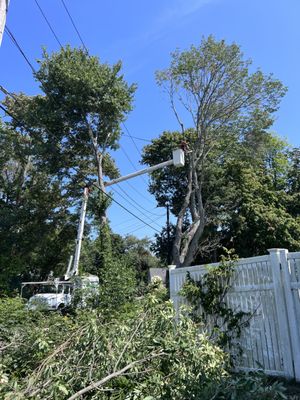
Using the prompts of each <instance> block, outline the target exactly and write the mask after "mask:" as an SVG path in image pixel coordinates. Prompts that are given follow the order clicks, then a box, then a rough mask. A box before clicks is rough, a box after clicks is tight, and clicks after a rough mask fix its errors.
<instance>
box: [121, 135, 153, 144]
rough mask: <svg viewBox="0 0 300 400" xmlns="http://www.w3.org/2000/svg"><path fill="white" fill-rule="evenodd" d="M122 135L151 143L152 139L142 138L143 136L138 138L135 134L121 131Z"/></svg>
mask: <svg viewBox="0 0 300 400" xmlns="http://www.w3.org/2000/svg"><path fill="white" fill-rule="evenodd" d="M122 136H126V137H130V138H132V139H136V140H141V141H143V142H148V143H152V140H150V139H144V138H140V137H137V136H132V135H126V133H123V135H122Z"/></svg>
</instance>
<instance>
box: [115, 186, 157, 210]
mask: <svg viewBox="0 0 300 400" xmlns="http://www.w3.org/2000/svg"><path fill="white" fill-rule="evenodd" d="M117 186H118V188H119V189H120V190H121V191H122V192H123V193H124V194H125V196H127V197H128V198H129V199H130V200H131V201H132V202H133V203H134V204H136V205H137V206H138V207H139V208H141V209H142V210H144V211H146V212H147V213H148V214H152V215H154V216H155V217H163V216H164V215H163V214H156V213H154V212H152V211H149V210H147V208H145V207H143V206H141V205H140V204H139V203H138V202H137V201H136V200H134V199H133V198H132V197H131V196H130V195H129V194H128V193H127V192H126V191H125V190H124V189H123V188H122V187H121V186H120V184H118V183H117Z"/></svg>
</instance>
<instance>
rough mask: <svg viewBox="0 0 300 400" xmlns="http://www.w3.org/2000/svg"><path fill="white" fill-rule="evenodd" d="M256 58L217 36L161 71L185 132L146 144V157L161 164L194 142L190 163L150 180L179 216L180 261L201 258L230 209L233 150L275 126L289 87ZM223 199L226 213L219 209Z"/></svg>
mask: <svg viewBox="0 0 300 400" xmlns="http://www.w3.org/2000/svg"><path fill="white" fill-rule="evenodd" d="M250 65H251V62H250V61H249V60H245V59H244V57H243V54H242V52H241V50H240V48H239V46H238V45H236V44H235V43H233V44H227V43H226V42H225V41H224V40H220V41H217V40H215V39H214V38H213V37H212V36H209V37H207V38H203V39H202V41H201V43H200V44H199V45H198V46H191V47H190V48H189V49H188V50H186V51H179V50H177V51H175V52H174V53H173V54H172V56H171V62H170V66H169V67H168V68H166V69H165V70H163V71H160V72H158V73H157V81H158V84H159V85H160V86H162V87H163V89H165V90H166V92H167V93H168V95H169V98H170V104H171V107H172V109H173V111H174V115H175V117H176V119H177V121H178V123H179V125H180V128H181V132H180V133H179V132H174V133H170V132H164V133H163V134H162V135H161V137H160V138H159V139H155V140H154V141H153V142H152V144H151V145H149V146H146V148H145V150H144V157H143V160H144V162H146V163H147V164H149V165H153V164H155V162H156V161H157V159H158V158H160V157H161V156H162V154H163V153H165V152H168V154H169V153H170V147H172V146H174V145H176V144H177V146H178V143H180V142H181V141H182V140H184V141H185V142H187V145H188V146H187V147H188V148H187V150H188V151H187V153H186V159H187V162H186V166H185V168H183V169H181V170H180V171H174V169H171V168H170V169H168V171H163V172H161V171H159V172H154V173H153V174H152V181H151V186H150V191H152V193H155V196H156V198H157V200H158V201H159V202H160V205H164V204H163V203H165V201H166V200H168V202H169V203H170V204H171V210H172V213H173V214H174V215H175V216H176V218H177V223H176V228H175V237H174V242H173V263H175V264H176V265H178V266H186V265H190V264H192V263H193V262H195V260H196V257H197V255H198V253H199V246H200V247H202V248H203V247H206V250H207V248H209V244H210V242H211V241H212V240H211V237H212V236H216V235H214V233H215V231H217V229H218V228H219V225H221V223H220V220H219V221H217V218H218V217H219V218H220V217H222V213H223V214H224V213H226V211H227V210H228V209H227V208H224V204H220V203H222V200H223V199H224V198H223V196H222V195H221V193H218V189H219V186H218V183H219V182H218V181H219V180H220V179H222V171H220V167H221V165H222V164H223V163H224V161H226V158H227V152H228V150H229V151H230V150H231V149H232V147H233V149H236V148H237V147H238V145H239V144H240V143H241V142H243V141H244V140H246V138H247V137H249V136H250V137H251V136H252V135H253V136H255V133H257V132H258V133H260V132H264V131H265V130H266V129H268V128H269V127H270V126H271V125H272V122H273V118H274V117H273V113H274V112H275V111H276V110H277V109H278V106H279V102H280V100H281V98H282V96H283V95H284V94H285V92H286V88H285V87H284V86H283V85H282V83H281V82H280V81H279V80H277V79H274V77H273V76H272V75H265V74H263V73H262V72H261V71H260V70H257V71H255V72H252V71H251V70H250ZM187 128H190V129H187ZM281 161H284V160H279V158H277V159H276V163H275V164H274V165H273V167H274V168H275V167H276V168H277V169H278V170H280V169H281V168H282V167H283V164H282V162H281ZM215 165H216V168H214V166H215ZM212 173H213V180H212V181H210V180H209V178H210V177H211V175H212ZM216 174H218V175H219V176H218V175H216ZM222 183H223V182H222V181H221V184H222ZM225 188H226V186H225V185H224V186H222V188H221V191H222V189H225ZM211 189H212V191H211ZM224 191H225V190H224ZM217 199H219V204H216V201H217ZM224 200H228V199H227V197H225V199H224ZM216 206H217V207H218V211H219V213H220V214H221V215H220V214H219V215H217V216H216V214H215V210H214V208H215V207H216ZM203 242H204V243H206V245H205V246H204V244H203ZM207 242H208V246H207Z"/></svg>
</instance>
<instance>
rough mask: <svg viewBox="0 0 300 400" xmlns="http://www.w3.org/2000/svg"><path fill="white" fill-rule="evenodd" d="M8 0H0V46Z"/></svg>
mask: <svg viewBox="0 0 300 400" xmlns="http://www.w3.org/2000/svg"><path fill="white" fill-rule="evenodd" d="M9 1H10V0H0V46H1V42H2V37H3V32H4V28H5V22H6V14H7V11H8V5H9Z"/></svg>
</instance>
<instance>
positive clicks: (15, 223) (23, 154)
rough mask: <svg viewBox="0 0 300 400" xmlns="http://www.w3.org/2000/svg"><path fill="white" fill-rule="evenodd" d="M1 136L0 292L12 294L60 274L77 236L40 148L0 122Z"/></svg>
mask: <svg viewBox="0 0 300 400" xmlns="http://www.w3.org/2000/svg"><path fill="white" fill-rule="evenodd" d="M0 131H1V132H0V169H1V174H0V266H1V268H0V271H1V272H0V288H1V289H2V290H8V289H11V288H14V287H16V285H17V284H18V283H19V281H20V280H21V279H27V280H28V279H33V278H34V277H37V276H38V277H42V278H46V277H47V275H48V274H49V272H50V270H52V271H54V272H56V273H57V272H60V270H61V269H62V268H63V267H65V264H66V259H67V256H68V252H69V251H70V246H69V245H70V239H69V238H70V237H75V235H76V231H75V226H74V222H75V221H74V219H73V216H72V215H71V213H70V212H69V210H68V206H69V203H68V200H67V198H66V196H64V195H62V193H61V190H62V185H61V181H60V180H59V179H58V178H55V177H53V176H52V175H49V174H48V173H47V172H46V171H45V170H44V169H41V168H40V167H39V163H40V158H39V157H38V156H37V154H36V152H37V146H36V145H35V143H34V142H33V141H31V140H30V138H29V137H28V135H27V134H25V133H23V132H20V131H15V130H12V129H11V128H10V127H9V126H8V125H5V124H3V123H1V122H0ZM62 244H63V245H62Z"/></svg>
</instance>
